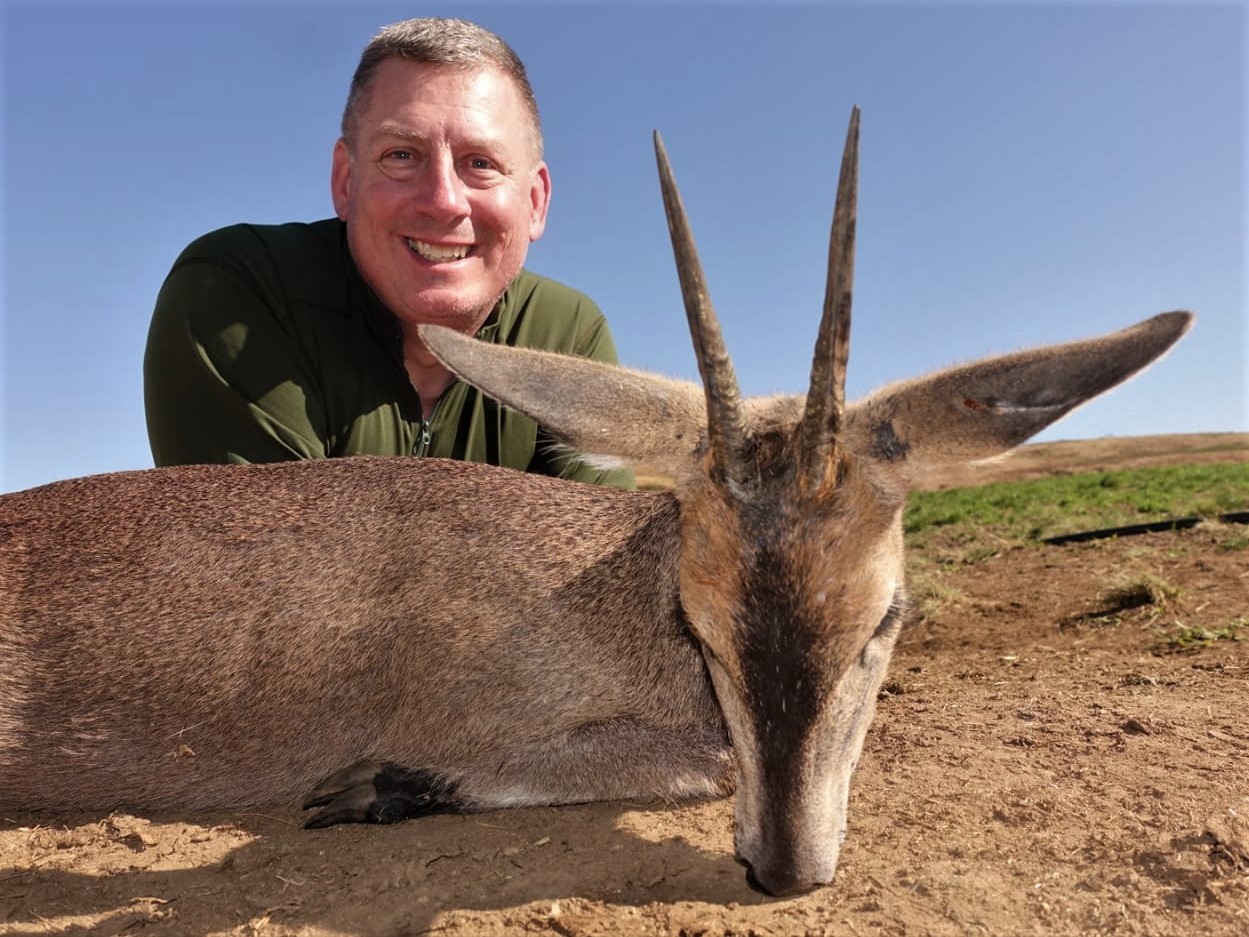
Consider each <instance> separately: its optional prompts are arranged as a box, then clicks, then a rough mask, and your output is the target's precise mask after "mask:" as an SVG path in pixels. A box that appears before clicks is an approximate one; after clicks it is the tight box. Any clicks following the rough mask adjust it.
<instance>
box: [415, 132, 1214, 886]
mask: <svg viewBox="0 0 1249 937" xmlns="http://www.w3.org/2000/svg"><path fill="white" fill-rule="evenodd" d="M656 150H657V157H658V160H659V167H660V178H661V185H662V189H663V196H664V203H665V207H666V210H667V215H668V223H669V229H670V233H671V235H672V240H673V247H674V252H675V254H676V258H677V268H678V274H679V277H680V280H681V284H682V293H683V296H684V298H685V305H686V312H687V317H688V319H689V322H690V328H691V334H692V337H693V341H694V346H695V349H696V353H697V358H698V362H699V368H700V371H701V374H702V377H703V386H702V387H698V386H695V385H692V384H687V383H683V382H678V381H672V380H668V379H665V378H659V377H655V376H651V375H646V374H643V373H640V372H636V371H629V370H626V369H617V368H611V367H608V366H605V365H600V364H597V363H594V362H589V361H585V360H578V359H569V358H563V357H560V356H557V355H552V354H548V353H544V352H536V351H530V350H524V349H514V348H505V347H500V346H490V345H485V344H482V343H478V342H475V341H473V340H472V339H470V338H465V337H464V336H460V335H457V334H455V333H453V332H450V331H448V330H446V329H441V328H438V327H433V326H426V327H423V328H422V336H423V338H424V340H425V341H426V343H427V344H428V345H429V347H430V348H431V349H432V350H433V351H434V352H435V354H437V355H438V357H439V358H440V359H441V360H442V361H443V362H444V363H445V364H446V365H447V366H448V367H450V368H451V369H452V370H453V371H455V372H456V373H457V374H459V375H460V376H461V377H462V378H464V379H465V380H467V381H469V382H470V383H472V384H474V385H476V386H477V387H479V388H481V389H482V390H483V391H484V392H485V393H488V394H490V395H491V396H494V397H496V398H498V399H499V400H501V401H502V402H504V403H505V404H507V405H508V406H511V407H514V408H516V409H518V410H521V411H523V412H525V413H526V414H528V415H529V416H531V417H533V418H534V419H535V420H537V421H538V422H540V423H541V424H543V425H544V426H546V427H548V428H549V429H550V430H552V431H553V432H554V433H555V434H556V435H558V436H559V437H560V438H561V439H563V440H564V441H566V442H567V443H568V444H569V445H571V446H574V447H576V448H578V449H580V450H583V451H585V452H590V453H595V454H598V455H601V456H602V457H607V458H615V459H621V460H625V461H632V462H635V463H642V464H647V465H651V466H655V467H658V468H662V469H664V470H665V471H667V472H669V473H671V474H672V475H673V476H674V477H675V478H676V489H675V491H676V496H677V499H678V502H679V505H680V557H679V561H678V565H679V584H680V596H681V602H682V604H683V606H684V609H685V613H686V615H687V617H688V620H689V623H690V626H691V629H692V630H693V632H694V633H695V635H696V636H697V638H698V641H699V642H700V644H701V647H702V650H703V656H704V658H705V660H706V663H707V667H708V670H709V672H710V674H711V678H712V683H713V686H714V689H715V694H716V698H717V701H718V703H719V705H720V708H721V710H722V712H723V715H724V718H725V721H726V724H727V726H728V728H729V732H730V735H731V737H732V742H733V748H734V754H735V756H736V759H737V764H738V769H739V778H738V792H737V805H736V833H735V839H736V848H737V854H738V858H739V859H740V860H741V861H743V862H744V863H745V864H746V865H747V866H748V868H749V870H750V873H749V874H750V876H751V880H752V882H753V883H754V884H756V885H757V886H758V887H761V888H762V889H764V890H766V891H768V892H770V893H772V894H789V893H794V892H799V891H803V890H807V889H810V888H812V887H815V886H816V885H819V884H822V883H826V882H828V881H830V880H831V879H832V877H833V873H834V870H835V868H836V864H837V859H838V855H839V851H840V845H841V841H842V838H843V836H844V833H845V830H846V822H847V818H846V803H847V797H848V794H849V784H850V777H851V773H852V772H853V770H854V767H855V764H856V762H857V760H858V758H859V754H860V752H861V750H862V746H863V740H864V736H865V734H866V731H867V727H868V724H869V722H870V720H871V717H872V713H873V711H874V707H875V700H876V694H877V691H878V688H879V685H880V682H881V680H882V678H883V677H884V674H885V669H886V666H887V663H888V661H889V658H890V655H891V653H892V649H893V645H894V642H895V640H896V638H897V635H898V631H899V628H900V626H901V623H902V620H903V614H904V609H905V606H906V599H905V589H904V584H903V551H902V531H901V515H902V509H903V506H904V502H905V497H906V493H907V490H908V489H909V488H910V486H911V485H912V484H913V483H914V481H915V480H916V479H917V478H918V477H920V476H922V475H923V473H924V472H925V471H926V470H929V469H931V468H932V467H934V466H938V465H941V464H946V463H950V462H957V461H970V460H979V459H985V458H989V457H992V456H996V455H999V454H1001V453H1003V452H1005V451H1007V450H1008V449H1010V448H1011V447H1013V446H1016V445H1018V444H1019V443H1021V442H1023V441H1024V440H1026V439H1027V438H1028V437H1030V436H1031V435H1033V434H1034V433H1036V432H1038V431H1040V430H1041V429H1043V428H1044V427H1046V426H1048V425H1049V424H1050V423H1052V422H1054V421H1055V420H1057V419H1058V418H1059V417H1061V416H1062V415H1064V414H1065V413H1067V412H1068V411H1070V410H1071V409H1073V408H1074V407H1076V406H1078V405H1079V404H1081V403H1083V402H1084V401H1086V400H1088V399H1089V398H1091V397H1093V396H1095V395H1097V394H1099V393H1101V392H1102V391H1104V390H1107V389H1108V388H1110V387H1112V386H1114V385H1115V384H1118V383H1119V382H1121V381H1123V380H1125V379H1126V378H1128V377H1129V376H1131V375H1132V374H1134V373H1136V372H1137V371H1139V370H1140V369H1141V368H1143V367H1145V366H1146V365H1147V364H1149V363H1150V362H1151V361H1153V360H1154V359H1155V358H1157V357H1159V356H1160V355H1162V354H1163V353H1164V352H1165V351H1166V350H1167V349H1168V348H1169V347H1170V346H1171V345H1172V344H1173V343H1174V342H1175V341H1176V340H1178V339H1179V337H1180V336H1181V335H1182V334H1183V333H1184V332H1185V331H1186V330H1187V328H1188V327H1189V325H1190V322H1191V319H1192V317H1191V315H1190V314H1189V313H1183V312H1173V313H1165V314H1162V315H1158V316H1155V317H1154V318H1152V319H1148V320H1145V321H1144V322H1141V323H1139V324H1137V325H1135V326H1132V327H1130V328H1127V329H1124V330H1123V331H1120V332H1116V333H1113V334H1111V335H1106V336H1103V337H1101V338H1095V339H1091V340H1087V341H1079V342H1072V343H1069V344H1064V345H1055V346H1050V347H1045V348H1038V349H1034V350H1031V351H1026V352H1021V353H1017V354H1013V355H1005V356H1002V357H996V358H990V359H985V360H983V361H979V362H976V363H974V364H969V365H964V366H961V367H957V368H952V369H948V370H945V371H940V372H937V373H935V374H932V375H930V376H928V377H924V378H919V379H916V380H912V381H907V382H904V383H901V384H897V385H894V386H892V387H887V388H885V389H883V390H881V391H879V392H877V393H875V394H873V395H871V396H870V397H868V398H867V399H865V400H863V401H861V402H859V403H855V404H851V405H848V406H847V405H846V404H845V402H844V386H845V362H846V350H847V348H848V337H849V322H850V306H851V303H850V297H851V280H852V266H853V242H854V227H855V211H856V207H855V189H856V182H857V152H858V111H857V109H856V110H855V112H854V113H853V114H852V117H851V122H850V129H849V132H848V133H847V138H846V147H845V153H844V156H843V160H842V171H841V178H840V182H839V186H838V195H837V208H836V210H835V212H834V220H833V227H832V236H831V238H830V249H829V271H828V277H827V289H826V298H825V304H824V315H823V319H822V321H821V325H820V329H819V334H818V337H817V341H816V352H815V356H814V362H813V365H812V376H811V381H810V387H809V390H808V393H807V394H806V395H805V396H788V397H774V398H767V399H750V400H743V399H742V398H741V395H740V393H739V392H738V386H737V382H736V379H735V377H734V376H733V370H732V365H731V363H730V360H729V357H728V354H727V352H726V350H725V348H724V343H723V340H722V338H721V336H720V329H719V326H718V323H717V321H716V317H715V314H714V312H713V310H712V308H711V304H710V301H709V298H708V294H707V290H706V288H705V285H704V283H703V276H702V272H701V270H700V269H699V264H698V260H697V256H696V252H695V250H694V245H693V240H692V237H691V236H690V233H689V226H688V224H687V222H686V219H685V214H684V210H683V208H682V207H681V202H680V197H679V195H678V194H677V191H676V187H675V184H674V183H673V181H672V174H671V171H670V169H669V167H668V161H667V157H666V155H665V153H664V150H663V146H662V142H661V141H660V140H659V139H658V135H657V136H656Z"/></svg>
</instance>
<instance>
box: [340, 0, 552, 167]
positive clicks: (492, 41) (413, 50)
mask: <svg viewBox="0 0 1249 937" xmlns="http://www.w3.org/2000/svg"><path fill="white" fill-rule="evenodd" d="M392 58H398V59H407V60H408V61H409V62H420V63H423V64H427V65H444V66H446V67H448V68H463V69H477V68H497V69H498V70H499V71H501V72H503V74H505V75H507V77H508V78H510V79H511V80H512V84H513V85H515V87H516V90H517V91H519V92H520V98H521V100H522V101H523V102H524V104H525V109H526V110H527V111H528V113H529V120H530V123H531V124H532V125H533V135H534V142H535V144H536V147H537V152H536V156H537V158H538V159H541V158H542V122H541V120H540V119H539V118H538V102H537V100H536V99H535V98H534V95H533V88H532V86H531V85H530V84H529V76H528V75H526V74H525V66H524V63H523V62H521V60H520V56H518V55H517V54H516V53H515V51H513V49H512V47H511V46H509V45H508V44H507V43H506V42H504V41H503V40H502V39H500V38H499V37H498V36H496V35H495V34H494V33H492V32H491V31H490V30H488V29H486V28H484V27H482V26H478V25H477V24H476V23H470V22H468V21H467V20H457V19H442V18H438V17H427V18H423V19H411V20H403V21H402V22H399V23H391V24H390V25H389V26H386V27H384V28H383V29H382V31H381V32H379V33H378V34H377V35H376V36H374V37H373V38H372V40H371V41H370V42H369V44H368V45H367V46H365V47H364V52H363V53H361V55H360V64H359V65H357V66H356V73H355V74H354V75H353V76H352V78H351V90H350V91H349V92H348V94H347V106H346V107H345V108H344V109H343V124H342V134H343V139H344V140H346V141H347V144H348V145H349V146H350V145H351V143H352V137H353V134H354V133H355V129H356V122H357V120H358V119H359V116H360V112H361V111H363V110H364V108H365V107H366V106H367V100H368V94H369V85H370V84H371V82H372V81H373V75H374V74H375V73H376V72H377V68H378V66H379V65H381V64H382V62H384V61H386V59H392Z"/></svg>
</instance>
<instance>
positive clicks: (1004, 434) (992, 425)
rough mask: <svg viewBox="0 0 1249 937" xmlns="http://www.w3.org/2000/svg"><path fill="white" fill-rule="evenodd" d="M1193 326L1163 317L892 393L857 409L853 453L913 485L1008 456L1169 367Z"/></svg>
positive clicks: (1186, 316)
mask: <svg viewBox="0 0 1249 937" xmlns="http://www.w3.org/2000/svg"><path fill="white" fill-rule="evenodd" d="M1192 322H1193V315H1192V313H1189V312H1164V313H1162V314H1161V315H1157V316H1154V317H1153V318H1151V319H1146V320H1145V321H1143V322H1138V323H1137V324H1136V325H1133V326H1131V327H1129V328H1126V329H1123V330H1122V331H1119V332H1111V333H1110V334H1108V335H1103V336H1101V337H1099V338H1092V339H1087V340H1085V341H1079V342H1069V343H1067V344H1063V345H1049V346H1046V347H1043V348H1034V349H1030V350H1028V351H1021V352H1017V353H1015V354H1010V355H1002V356H1000V357H996V358H985V359H983V360H981V361H977V362H974V363H972V364H966V365H960V366H958V367H953V368H949V369H947V370H944V371H938V372H937V373H935V374H931V375H929V376H927V377H921V378H916V379H914V380H910V381H903V382H901V383H898V384H893V385H891V386H889V387H885V388H883V389H882V390H879V391H877V392H876V393H874V394H872V395H870V396H869V397H867V398H865V399H864V400H862V401H860V402H858V403H856V404H855V405H854V406H853V407H852V408H851V410H850V413H849V415H848V423H849V434H850V442H851V446H852V448H853V449H854V450H855V451H856V452H859V453H862V454H866V455H869V456H871V457H873V458H875V459H877V460H879V461H881V462H887V463H896V464H897V467H898V468H900V469H901V470H902V471H903V473H904V475H908V476H914V475H918V474H922V472H923V471H924V469H925V468H926V467H927V466H938V465H943V464H949V463H953V462H973V461H977V460H980V459H987V458H992V457H993V456H996V455H1001V454H1002V453H1004V452H1006V451H1008V450H1010V449H1013V448H1014V447H1015V446H1017V445H1019V444H1020V443H1022V442H1024V441H1025V440H1026V439H1028V438H1029V437H1031V436H1032V435H1034V434H1035V433H1038V432H1040V431H1041V430H1043V429H1044V428H1045V427H1047V426H1049V425H1050V424H1051V423H1053V422H1054V421H1056V420H1058V419H1059V418H1060V417H1062V416H1065V415H1066V414H1067V413H1070V412H1071V411H1072V410H1074V409H1075V408H1076V407H1078V406H1079V405H1080V404H1082V403H1084V402H1085V401H1087V400H1090V399H1092V398H1093V397H1096V396H1097V395H1098V394H1100V393H1103V392H1104V391H1107V390H1109V389H1110V388H1112V387H1114V386H1115V385H1116V384H1119V383H1121V382H1123V381H1125V380H1127V379H1128V378H1129V377H1131V376H1132V375H1134V374H1136V373H1137V372H1138V371H1140V370H1141V369H1143V368H1144V367H1145V366H1146V365H1148V364H1150V363H1151V362H1153V361H1155V360H1156V359H1158V358H1159V357H1161V356H1162V355H1163V354H1164V353H1165V352H1166V351H1167V350H1168V349H1170V348H1171V346H1172V345H1174V344H1175V343H1176V342H1177V341H1179V339H1180V337H1181V336H1182V335H1183V334H1184V333H1185V332H1187V331H1188V329H1189V327H1190V326H1191V325H1192Z"/></svg>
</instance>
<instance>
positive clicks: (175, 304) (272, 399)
mask: <svg viewBox="0 0 1249 937" xmlns="http://www.w3.org/2000/svg"><path fill="white" fill-rule="evenodd" d="M209 237H212V235H210V236H209ZM197 243H202V242H197ZM193 246H194V245H193ZM190 253H191V249H190V248H188V251H187V253H184V255H183V259H180V260H179V262H178V263H177V264H176V265H175V266H174V269H173V271H172V272H171V273H170V275H169V277H168V278H167V279H166V280H165V283H164V286H163V287H162V288H161V291H160V295H159V297H158V299H157V302H156V311H155V313H154V315H153V318H152V325H151V329H150V330H149V332H148V341H147V351H146V354H145V355H144V360H143V384H144V388H143V391H144V404H145V408H146V412H147V427H148V438H149V440H150V442H151V446H152V456H153V458H154V459H155V462H156V464H157V465H171V464H178V463H203V462H277V461H284V460H288V459H306V458H318V457H323V456H325V455H326V451H325V444H324V439H325V433H324V431H323V427H320V426H318V425H317V423H318V422H320V421H321V417H320V415H321V414H322V413H323V407H322V405H321V401H320V400H319V394H318V392H317V390H316V389H315V388H316V387H317V384H316V382H315V381H314V380H312V378H311V376H310V375H309V374H308V373H307V371H308V369H307V364H306V362H305V361H304V356H303V353H302V349H301V347H300V345H299V343H298V341H297V339H296V337H295V336H293V335H292V334H290V332H289V331H288V329H287V328H285V327H284V325H283V323H282V321H281V318H280V316H279V315H278V314H277V311H276V310H275V308H274V304H275V302H276V301H278V299H279V297H274V296H267V295H265V293H266V290H265V289H264V287H263V286H262V285H260V284H257V283H255V282H250V281H249V280H250V278H249V277H248V276H247V274H246V272H244V271H242V270H236V269H233V268H232V267H231V266H230V265H228V264H227V263H225V262H224V261H223V262H213V261H211V260H208V259H200V258H198V257H196V258H193V259H186V258H187V256H188V254H190Z"/></svg>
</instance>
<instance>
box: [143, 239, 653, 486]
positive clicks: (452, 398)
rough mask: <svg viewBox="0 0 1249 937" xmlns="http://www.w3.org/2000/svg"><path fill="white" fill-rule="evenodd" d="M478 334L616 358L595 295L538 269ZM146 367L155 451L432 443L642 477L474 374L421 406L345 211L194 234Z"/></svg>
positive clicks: (163, 294)
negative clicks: (586, 454)
mask: <svg viewBox="0 0 1249 937" xmlns="http://www.w3.org/2000/svg"><path fill="white" fill-rule="evenodd" d="M477 337H478V338H479V339H480V340H482V341H487V342H497V343H500V344H508V345H520V346H524V347H528V348H540V349H545V350H548V351H559V352H563V353H566V354H574V355H581V356H583V357H587V358H593V359H596V360H599V361H606V362H611V363H615V361H616V349H615V345H614V343H613V342H612V337H611V333H610V332H609V331H608V328H607V322H606V320H605V319H604V318H603V315H602V313H601V312H600V311H599V310H598V307H597V306H595V304H594V302H593V301H592V300H590V299H589V298H588V297H586V296H584V295H582V294H581V293H578V292H576V291H575V290H572V289H569V288H568V287H566V286H563V285H561V284H559V283H556V282H554V281H553V280H548V279H546V278H544V277H540V276H537V275H535V274H533V273H530V272H529V271H527V270H522V271H521V272H520V274H519V275H517V277H516V279H515V280H513V281H512V283H511V285H510V286H509V287H508V289H507V291H506V293H504V295H503V298H502V299H501V300H500V301H499V303H498V305H497V306H496V307H495V309H494V311H493V312H492V313H491V314H490V317H489V319H487V321H486V324H485V325H484V326H483V327H482V328H481V330H480V331H479V332H478V333H477ZM143 377H144V401H145V405H146V410H147V427H148V437H149V439H150V441H151V445H152V455H153V457H154V459H155V461H156V464H157V465H171V464H178V463H199V462H277V461H282V460H286V459H315V458H325V457H331V456H349V455H430V456H442V457H445V458H452V459H465V460H469V461H474V462H488V463H490V464H493V465H505V466H509V467H511V468H515V469H520V470H522V471H530V472H540V473H543V474H547V475H557V476H561V477H564V478H572V479H576V480H578V481H586V482H594V483H599V484H611V485H617V486H621V487H631V486H632V484H633V478H632V473H631V472H628V471H616V472H601V471H597V470H595V469H592V468H590V467H589V466H587V465H585V464H584V463H583V462H581V461H580V460H578V459H576V458H575V456H574V455H571V454H570V453H569V452H568V451H567V450H566V449H563V448H561V447H559V446H557V445H556V444H555V442H554V440H553V439H552V438H551V437H550V436H549V435H548V434H547V433H546V432H545V431H543V430H542V429H541V428H540V427H539V426H538V425H537V424H536V423H534V421H533V420H531V419H529V418H528V417H526V416H522V415H521V414H519V413H516V412H514V411H511V410H508V409H506V408H505V407H503V406H501V405H500V404H498V403H497V402H496V401H494V400H491V399H490V398H488V397H486V396H484V395H483V394H481V393H480V392H478V391H477V390H475V389H474V388H472V387H470V386H468V385H467V384H464V383H463V382H458V381H457V382H456V383H454V384H452V385H451V387H450V388H449V389H448V390H447V391H446V393H444V394H443V396H442V397H441V398H440V399H439V401H438V404H437V406H436V408H435V410H434V413H433V416H432V418H431V419H430V420H429V421H428V422H426V421H425V420H424V419H423V418H422V414H421V403H420V400H419V398H418V397H417V394H416V391H415V390H414V389H413V387H412V385H411V383H410V382H409V380H408V375H407V372H406V371H405V370H404V366H403V354H402V336H401V334H400V330H399V326H398V323H397V321H396V320H395V318H394V316H393V315H392V314H391V313H390V312H388V311H387V310H386V309H385V308H384V307H383V306H382V305H381V303H380V302H379V300H378V299H377V297H376V296H375V295H374V294H373V292H372V290H370V289H369V288H368V286H367V285H366V284H365V282H364V280H363V279H362V278H361V276H360V273H359V271H358V270H357V269H356V266H355V263H354V262H353V261H352V259H351V254H350V252H349V251H348V249H347V236H346V227H345V225H344V224H343V223H342V222H341V221H339V220H337V219H329V220H325V221H318V222H314V223H312V224H301V223H294V224H285V225H235V226H232V227H229V228H223V229H221V230H219V231H214V232H212V233H210V234H207V235H205V236H204V237H202V238H199V239H198V240H196V241H195V242H193V243H192V244H191V245H190V246H189V247H187V249H186V250H185V251H183V252H182V254H181V256H179V257H178V259H177V261H176V262H175V263H174V266H173V270H172V271H171V272H170V274H169V276H168V277H167V278H166V280H165V283H164V285H163V287H162V288H161V291H160V295H159V297H158V299H157V302H156V311H155V314H154V316H153V318H152V326H151V330H150V332H149V333H148V342H147V352H146V355H145V357H144V362H143Z"/></svg>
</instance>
